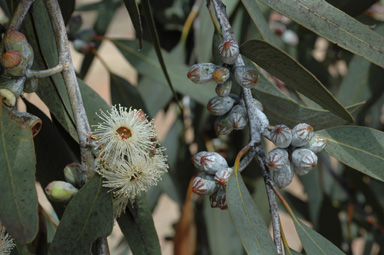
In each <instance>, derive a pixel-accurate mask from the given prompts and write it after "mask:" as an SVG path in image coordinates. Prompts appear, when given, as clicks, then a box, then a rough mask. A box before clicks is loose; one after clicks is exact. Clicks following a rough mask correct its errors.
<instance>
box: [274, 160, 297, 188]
mask: <svg viewBox="0 0 384 255" xmlns="http://www.w3.org/2000/svg"><path fill="white" fill-rule="evenodd" d="M293 175H294V174H293V171H292V169H291V166H290V164H288V165H286V166H285V167H284V168H283V169H281V170H279V171H274V172H273V180H274V181H275V183H276V184H277V186H279V188H280V189H282V188H285V187H287V186H288V185H289V184H290V183H291V182H292V179H293Z"/></svg>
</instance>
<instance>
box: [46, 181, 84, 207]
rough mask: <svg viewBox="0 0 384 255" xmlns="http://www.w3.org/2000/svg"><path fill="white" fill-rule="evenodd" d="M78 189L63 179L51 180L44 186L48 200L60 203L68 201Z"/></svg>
mask: <svg viewBox="0 0 384 255" xmlns="http://www.w3.org/2000/svg"><path fill="white" fill-rule="evenodd" d="M78 191H79V190H78V189H76V188H75V187H74V186H73V185H72V184H70V183H68V182H63V181H53V182H51V183H49V184H48V186H47V187H46V188H45V193H46V194H47V197H48V198H49V199H50V200H52V201H55V202H61V203H67V202H69V201H70V200H71V199H72V197H73V196H74V195H76V194H77V192H78Z"/></svg>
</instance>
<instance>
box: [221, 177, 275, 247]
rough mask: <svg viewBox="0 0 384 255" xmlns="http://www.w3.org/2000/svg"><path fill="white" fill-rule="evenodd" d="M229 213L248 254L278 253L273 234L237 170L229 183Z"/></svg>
mask: <svg viewBox="0 0 384 255" xmlns="http://www.w3.org/2000/svg"><path fill="white" fill-rule="evenodd" d="M227 204H228V209H229V213H230V214H231V218H232V221H233V224H234V225H235V228H236V230H237V233H238V235H239V237H240V240H241V242H242V244H243V247H244V249H245V250H246V252H247V253H248V254H252V255H257V254H277V252H276V247H275V245H274V244H273V241H272V238H271V235H270V234H269V231H268V228H267V226H266V225H265V222H264V220H263V218H262V217H261V215H260V213H259V211H258V209H257V207H256V205H255V202H254V201H253V199H252V197H251V195H250V194H249V191H248V189H247V187H246V186H245V184H244V181H243V179H242V178H241V176H239V175H238V174H237V172H235V173H234V174H233V175H232V176H231V178H230V180H229V183H228V185H227Z"/></svg>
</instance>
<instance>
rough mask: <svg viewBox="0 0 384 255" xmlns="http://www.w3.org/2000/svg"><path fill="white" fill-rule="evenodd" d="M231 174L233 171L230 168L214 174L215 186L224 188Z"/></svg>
mask: <svg viewBox="0 0 384 255" xmlns="http://www.w3.org/2000/svg"><path fill="white" fill-rule="evenodd" d="M232 172H233V169H232V168H231V167H228V168H223V169H221V170H219V171H217V172H216V174H215V178H214V180H215V182H216V184H217V185H220V186H224V185H225V184H227V182H228V181H229V177H231V174H232Z"/></svg>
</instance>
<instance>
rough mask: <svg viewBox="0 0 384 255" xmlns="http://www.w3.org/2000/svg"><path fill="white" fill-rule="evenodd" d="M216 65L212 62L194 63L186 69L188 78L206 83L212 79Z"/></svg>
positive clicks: (199, 82)
mask: <svg viewBox="0 0 384 255" xmlns="http://www.w3.org/2000/svg"><path fill="white" fill-rule="evenodd" d="M216 67H217V66H216V65H215V64H212V63H200V64H195V65H193V66H192V67H191V68H190V69H189V71H188V74H187V76H188V79H190V80H191V81H193V82H194V83H198V84H203V83H207V82H209V81H210V80H212V74H213V72H214V71H215V69H216Z"/></svg>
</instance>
